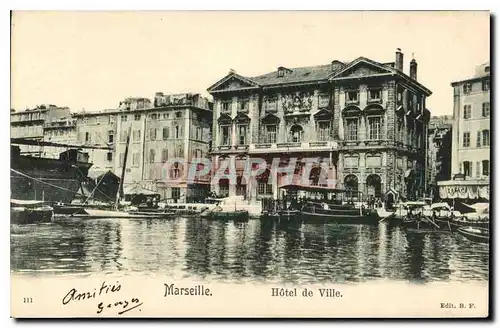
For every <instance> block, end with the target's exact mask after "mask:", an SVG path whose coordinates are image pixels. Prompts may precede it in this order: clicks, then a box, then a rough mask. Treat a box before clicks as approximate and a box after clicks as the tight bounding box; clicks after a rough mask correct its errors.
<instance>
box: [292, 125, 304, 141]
mask: <svg viewBox="0 0 500 328" xmlns="http://www.w3.org/2000/svg"><path fill="white" fill-rule="evenodd" d="M303 137H304V130H303V129H302V127H301V126H300V125H294V126H292V128H291V129H290V138H291V140H290V141H291V142H302V139H303Z"/></svg>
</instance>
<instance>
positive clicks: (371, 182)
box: [366, 174, 382, 198]
mask: <svg viewBox="0 0 500 328" xmlns="http://www.w3.org/2000/svg"><path fill="white" fill-rule="evenodd" d="M366 188H367V196H368V197H370V196H373V197H375V198H381V197H382V179H381V178H380V176H379V175H377V174H370V175H369V176H368V177H367V178H366Z"/></svg>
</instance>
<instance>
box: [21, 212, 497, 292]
mask: <svg viewBox="0 0 500 328" xmlns="http://www.w3.org/2000/svg"><path fill="white" fill-rule="evenodd" d="M488 261H489V246H488V245H485V244H475V243H473V242H470V241H468V240H466V239H463V238H462V237H461V236H458V235H456V234H452V233H450V232H418V231H411V230H408V231H407V230H405V229H404V228H403V227H390V226H388V225H386V224H385V223H380V224H379V225H378V226H366V225H358V226H355V225H354V226H346V225H337V224H303V223H274V222H265V221H261V220H250V221H248V222H245V223H236V222H220V221H207V220H204V219H201V218H176V219H171V220H158V219H148V220H145V219H142V220H130V219H99V220H83V221H76V222H71V223H69V222H66V223H64V224H62V223H45V224H38V225H24V226H22V225H20V226H15V227H14V226H11V272H12V273H15V274H23V275H64V276H67V275H73V274H75V275H86V276H92V275H102V274H118V275H138V274H142V275H151V276H154V275H156V274H162V275H169V276H171V277H173V278H175V277H179V278H202V279H205V280H219V281H231V282H234V281H242V282H245V281H251V282H258V281H262V282H264V281H265V282H280V283H284V282H294V283H321V282H336V283H343V282H360V281H369V280H382V279H384V280H398V281H409V282H416V283H425V282H430V281H486V280H488V270H489V263H488Z"/></svg>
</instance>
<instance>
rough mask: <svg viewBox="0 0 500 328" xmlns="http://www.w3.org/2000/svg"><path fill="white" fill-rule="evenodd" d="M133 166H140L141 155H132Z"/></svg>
mask: <svg viewBox="0 0 500 328" xmlns="http://www.w3.org/2000/svg"><path fill="white" fill-rule="evenodd" d="M132 165H133V166H139V153H134V154H133V155H132Z"/></svg>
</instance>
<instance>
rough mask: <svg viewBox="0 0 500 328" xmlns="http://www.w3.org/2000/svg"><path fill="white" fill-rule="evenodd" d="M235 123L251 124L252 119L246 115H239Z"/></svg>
mask: <svg viewBox="0 0 500 328" xmlns="http://www.w3.org/2000/svg"><path fill="white" fill-rule="evenodd" d="M234 121H235V122H236V123H248V122H250V117H248V115H246V114H244V113H238V114H237V115H236V117H235V118H234Z"/></svg>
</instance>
